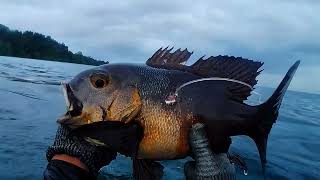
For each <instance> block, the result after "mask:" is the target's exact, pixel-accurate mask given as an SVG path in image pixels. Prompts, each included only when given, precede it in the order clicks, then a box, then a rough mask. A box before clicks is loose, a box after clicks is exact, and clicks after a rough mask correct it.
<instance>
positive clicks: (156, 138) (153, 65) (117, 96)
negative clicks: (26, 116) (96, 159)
mask: <svg viewBox="0 0 320 180" xmlns="http://www.w3.org/2000/svg"><path fill="white" fill-rule="evenodd" d="M191 54H192V53H191V52H189V51H188V50H187V49H185V50H180V49H178V50H176V51H174V52H173V51H172V49H168V48H165V49H162V48H160V49H159V50H158V51H157V52H155V54H154V55H153V56H152V57H151V58H149V59H148V60H147V62H146V65H143V64H108V65H103V66H100V67H97V68H93V69H90V70H87V71H84V72H82V73H80V74H79V75H77V76H75V77H74V78H73V79H72V80H71V81H70V82H69V83H67V84H65V94H66V101H67V104H68V107H69V109H68V112H67V113H66V114H65V115H64V116H63V117H62V118H60V120H59V123H61V124H66V125H69V126H70V127H72V128H78V127H81V126H83V125H87V124H92V125H93V126H92V127H93V128H92V129H90V128H89V129H90V130H91V131H89V133H88V131H86V133H87V134H85V135H87V136H91V137H95V138H98V139H99V140H100V141H102V142H104V139H105V142H107V141H108V140H107V139H108V138H112V137H106V136H103V135H101V134H103V130H104V128H101V127H102V126H101V125H94V124H95V123H96V122H105V121H121V122H123V123H127V124H130V123H137V124H139V125H140V126H141V127H142V129H143V136H142V139H141V141H140V142H139V145H138V147H137V149H136V150H137V152H136V153H135V158H134V171H136V172H140V171H144V169H146V168H149V167H153V166H155V167H157V166H158V165H157V164H156V163H155V162H154V161H155V160H168V159H179V158H184V157H186V156H189V155H191V152H190V147H189V143H188V130H189V129H190V127H191V125H192V124H194V123H196V122H201V123H203V124H205V126H206V130H207V134H208V138H209V142H210V145H211V149H212V150H213V152H216V153H220V152H227V151H228V148H229V146H230V143H231V139H230V137H231V136H237V135H247V136H249V137H251V138H252V139H253V140H254V142H255V143H256V145H257V148H258V150H259V154H260V160H261V163H262V167H263V169H264V167H265V163H266V146H267V139H268V134H269V133H270V130H271V128H272V125H273V123H275V122H276V119H277V117H278V113H279V108H280V104H281V101H282V99H283V96H284V93H285V92H286V90H287V88H288V86H289V83H290V81H291V79H292V77H293V75H294V73H295V71H296V69H297V67H298V66H299V63H300V62H299V61H297V62H296V63H295V64H294V65H293V66H292V67H291V68H290V69H289V71H288V72H287V74H286V75H285V77H284V79H283V80H282V82H281V83H280V85H279V86H278V88H277V89H276V90H275V92H274V93H273V95H272V96H271V97H270V98H269V99H268V100H267V101H266V102H264V103H263V104H261V105H257V106H250V105H247V104H246V103H244V101H245V100H246V99H247V98H248V96H250V94H251V92H252V90H253V87H254V86H255V85H256V83H257V80H256V77H257V76H258V75H259V74H260V72H261V71H262V70H260V68H261V66H262V65H263V63H261V62H255V61H252V60H248V59H243V58H239V57H238V58H236V57H233V56H231V57H230V56H216V57H213V56H211V57H209V58H207V59H203V57H202V58H200V59H199V60H198V61H196V62H195V63H194V64H192V65H191V66H187V65H184V63H185V62H186V61H187V60H188V59H189V57H190V56H191ZM210 78H211V80H210ZM83 135H84V134H83ZM99 137H100V138H99ZM136 174H137V173H136ZM137 176H139V175H137Z"/></svg>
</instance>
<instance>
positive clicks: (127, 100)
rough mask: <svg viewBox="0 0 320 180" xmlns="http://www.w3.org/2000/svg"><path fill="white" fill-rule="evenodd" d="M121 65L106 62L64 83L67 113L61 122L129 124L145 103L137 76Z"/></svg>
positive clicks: (75, 123)
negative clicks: (137, 83)
mask: <svg viewBox="0 0 320 180" xmlns="http://www.w3.org/2000/svg"><path fill="white" fill-rule="evenodd" d="M120 67H121V66H120ZM120 67H119V68H117V66H110V65H104V66H101V67H98V68H94V69H91V70H87V71H84V72H82V73H80V74H78V75H77V76H75V77H74V78H73V79H72V80H71V81H70V82H69V83H64V84H63V92H64V96H65V101H66V106H67V112H66V113H65V114H64V115H63V116H62V117H61V118H59V119H58V121H57V122H58V123H60V124H64V125H67V126H69V127H71V128H77V127H80V126H82V125H85V124H90V123H94V122H99V121H121V122H125V123H128V122H130V121H131V120H132V119H133V118H134V117H136V116H137V115H138V113H139V112H140V109H141V104H142V103H141V99H140V95H139V91H138V88H137V87H136V85H135V83H134V81H133V78H132V77H133V76H130V75H129V71H125V69H123V68H120Z"/></svg>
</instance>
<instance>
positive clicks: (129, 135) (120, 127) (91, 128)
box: [70, 121, 143, 157]
mask: <svg viewBox="0 0 320 180" xmlns="http://www.w3.org/2000/svg"><path fill="white" fill-rule="evenodd" d="M142 134H143V131H142V128H141V127H140V126H139V125H137V124H132V123H130V124H125V123H123V122H119V121H100V122H95V123H91V124H87V125H83V126H81V127H79V128H77V129H75V130H73V131H72V132H71V134H70V135H71V136H80V137H83V138H85V139H86V140H89V142H91V143H95V142H98V144H97V145H104V146H107V147H108V148H110V149H112V150H114V151H117V152H119V153H120V154H123V155H126V156H130V157H135V155H136V152H137V149H138V145H139V142H140V140H141V138H142Z"/></svg>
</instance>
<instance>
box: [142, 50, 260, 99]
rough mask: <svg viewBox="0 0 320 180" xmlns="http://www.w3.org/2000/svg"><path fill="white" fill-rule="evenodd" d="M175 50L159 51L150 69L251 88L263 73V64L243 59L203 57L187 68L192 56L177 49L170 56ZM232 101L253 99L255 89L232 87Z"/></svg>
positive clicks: (186, 51) (148, 61)
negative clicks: (251, 95) (185, 73)
mask: <svg viewBox="0 0 320 180" xmlns="http://www.w3.org/2000/svg"><path fill="white" fill-rule="evenodd" d="M172 50H173V48H170V49H169V48H168V47H166V48H164V49H162V48H160V49H159V50H158V51H156V52H155V53H154V54H153V55H152V57H151V58H149V59H148V60H147V62H146V64H147V65H148V66H151V67H155V68H160V69H169V70H180V71H184V72H190V73H193V74H196V75H199V76H201V77H203V78H208V77H221V78H229V79H235V80H238V81H242V82H245V83H247V84H249V85H250V86H251V87H254V86H255V85H256V84H257V80H256V77H257V76H258V75H259V74H260V72H261V71H262V70H259V69H260V67H261V66H262V65H263V63H262V62H257V61H253V60H248V59H244V58H241V57H234V56H211V57H209V58H207V59H204V56H203V57H201V58H200V59H199V60H197V61H196V62H195V63H194V64H192V65H191V66H187V65H184V63H186V62H187V61H188V59H189V58H190V56H191V55H192V54H193V52H189V51H188V50H187V49H185V50H183V51H181V49H177V50H176V51H174V52H171V51H172ZM228 89H229V90H230V92H231V94H232V97H233V98H234V99H236V100H239V101H243V100H246V99H247V98H248V96H250V93H251V91H252V89H251V88H250V87H248V86H244V85H242V84H237V83H230V85H229V86H228Z"/></svg>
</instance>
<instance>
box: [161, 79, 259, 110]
mask: <svg viewBox="0 0 320 180" xmlns="http://www.w3.org/2000/svg"><path fill="white" fill-rule="evenodd" d="M202 81H228V82H234V83H238V84H242V85H244V86H247V87H249V88H250V89H251V90H252V91H253V87H252V86H251V85H250V84H248V83H246V82H243V81H239V80H236V79H230V78H221V77H210V78H201V79H195V80H192V81H188V82H186V83H184V84H182V85H181V86H179V87H178V88H177V89H176V91H175V93H174V94H171V95H169V96H168V97H167V98H166V100H165V102H166V104H174V103H175V102H176V100H177V97H178V92H179V91H180V90H181V89H182V88H184V87H186V86H188V85H191V84H193V83H197V82H202ZM253 92H254V91H253ZM255 94H258V95H260V94H259V93H256V92H255ZM259 101H260V97H259Z"/></svg>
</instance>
